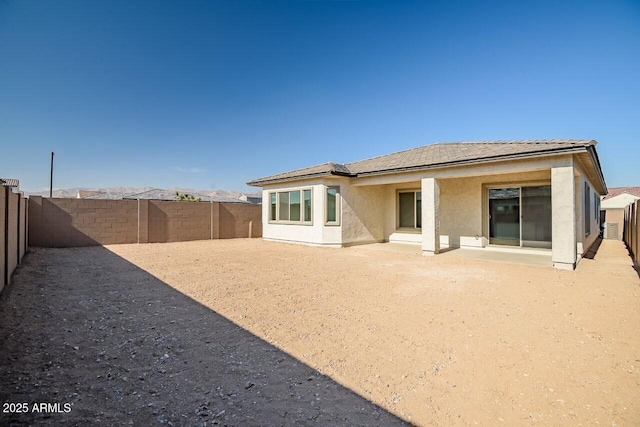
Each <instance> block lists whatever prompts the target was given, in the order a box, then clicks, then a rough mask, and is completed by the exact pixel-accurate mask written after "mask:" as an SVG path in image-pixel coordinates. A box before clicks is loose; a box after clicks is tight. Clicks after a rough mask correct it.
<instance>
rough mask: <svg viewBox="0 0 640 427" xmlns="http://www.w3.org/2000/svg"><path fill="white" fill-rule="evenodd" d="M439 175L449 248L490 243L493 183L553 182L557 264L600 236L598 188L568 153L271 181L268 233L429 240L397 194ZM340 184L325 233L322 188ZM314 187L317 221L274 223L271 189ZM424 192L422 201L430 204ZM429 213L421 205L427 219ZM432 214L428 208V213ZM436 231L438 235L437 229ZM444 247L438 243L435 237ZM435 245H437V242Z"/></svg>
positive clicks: (339, 240)
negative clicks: (407, 226)
mask: <svg viewBox="0 0 640 427" xmlns="http://www.w3.org/2000/svg"><path fill="white" fill-rule="evenodd" d="M552 176H553V178H552ZM430 178H433V179H435V180H436V183H437V188H438V194H439V204H438V213H437V224H438V232H439V236H440V238H439V245H441V246H443V247H447V246H451V247H484V246H486V245H487V244H488V221H487V214H488V212H487V209H488V208H487V206H486V195H487V191H488V190H487V188H488V187H491V186H509V185H514V186H521V185H552V205H553V212H552V234H553V243H552V245H553V249H552V252H553V258H554V263H555V262H556V261H557V262H558V263H559V264H564V265H566V266H567V267H568V268H573V266H575V263H576V260H577V257H578V256H580V255H581V254H582V253H583V252H585V251H586V250H588V248H589V246H590V245H591V244H592V243H593V242H594V241H595V239H596V238H597V236H598V230H599V228H598V227H599V220H598V216H597V215H594V212H595V208H594V202H593V200H594V199H593V198H594V188H595V186H594V185H593V183H592V182H589V180H588V179H587V178H586V177H585V174H584V173H583V171H582V170H581V169H580V167H579V164H578V162H577V161H575V160H574V157H573V156H572V155H570V154H564V155H553V156H548V157H545V158H530V159H524V160H512V161H502V162H488V163H484V164H478V165H468V166H460V167H451V168H440V169H431V170H428V171H420V172H403V173H395V174H387V175H376V176H368V177H367V176H364V177H358V178H352V179H347V178H324V179H320V180H318V179H316V180H313V179H309V180H305V181H299V182H296V183H295V184H292V183H287V184H279V185H272V186H268V187H266V188H265V189H264V191H263V200H264V201H265V203H264V205H263V223H264V237H265V238H268V239H275V240H285V241H297V242H304V243H312V244H336V245H348V244H355V243H366V242H377V241H392V242H405V243H415V244H420V243H423V245H424V242H423V240H424V235H425V234H424V230H423V231H422V232H421V231H420V230H399V229H398V226H397V211H396V210H397V193H398V191H399V190H418V191H422V185H423V183H424V182H427V181H425V180H424V179H430ZM585 182H588V183H589V186H590V188H591V191H590V194H589V195H588V197H590V204H591V206H590V209H591V215H590V220H591V233H590V234H589V235H585V233H584V223H583V220H582V218H584V212H583V211H584V197H585V194H584V183H585ZM336 184H339V185H340V186H341V193H342V209H341V212H342V219H341V226H340V227H337V228H341V230H339V231H340V233H339V234H338V235H336V234H327V230H328V227H326V226H324V222H323V220H324V217H323V215H324V190H325V186H326V185H336ZM302 188H313V194H314V196H313V197H314V201H313V210H314V219H313V224H312V225H290V224H271V223H269V222H268V216H269V203H268V201H269V192H270V191H272V190H277V189H280V190H293V189H302ZM425 203H426V202H425V198H424V196H423V206H425ZM424 215H425V212H424V209H423V218H424ZM427 217H428V215H427ZM438 232H436V233H435V234H434V233H432V234H433V235H434V236H437V235H438ZM434 244H435V246H438V244H437V243H434ZM432 246H433V245H432Z"/></svg>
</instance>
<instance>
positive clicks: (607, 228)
mask: <svg viewBox="0 0 640 427" xmlns="http://www.w3.org/2000/svg"><path fill="white" fill-rule="evenodd" d="M604 238H605V239H616V240H619V239H620V224H618V223H617V222H607V223H605V224H604Z"/></svg>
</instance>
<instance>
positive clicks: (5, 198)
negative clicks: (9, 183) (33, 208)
mask: <svg viewBox="0 0 640 427" xmlns="http://www.w3.org/2000/svg"><path fill="white" fill-rule="evenodd" d="M27 216H28V207H27V203H26V199H25V198H24V197H22V194H20V193H14V192H13V191H12V190H11V189H10V188H9V187H0V290H2V289H3V288H4V286H6V285H8V284H9V283H11V275H12V274H13V271H14V270H15V269H16V267H17V266H18V265H19V264H20V263H21V261H22V258H23V257H24V255H25V253H26V252H27V248H28V246H27V230H28V227H27Z"/></svg>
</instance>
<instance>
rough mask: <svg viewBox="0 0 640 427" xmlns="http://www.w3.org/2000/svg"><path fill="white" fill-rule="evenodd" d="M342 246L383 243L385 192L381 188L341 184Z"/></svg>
mask: <svg viewBox="0 0 640 427" xmlns="http://www.w3.org/2000/svg"><path fill="white" fill-rule="evenodd" d="M340 188H341V191H342V244H343V245H352V244H358V243H373V242H382V241H384V209H381V207H383V206H384V204H385V198H386V197H387V196H386V191H385V188H384V187H383V186H376V187H354V186H352V185H350V184H349V183H347V182H344V181H343V182H342V183H341V186H340Z"/></svg>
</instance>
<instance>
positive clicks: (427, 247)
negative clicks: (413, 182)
mask: <svg viewBox="0 0 640 427" xmlns="http://www.w3.org/2000/svg"><path fill="white" fill-rule="evenodd" d="M439 211H440V186H439V185H438V181H437V180H436V179H435V178H423V179H422V254H423V255H435V254H437V253H438V252H440V218H439Z"/></svg>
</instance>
